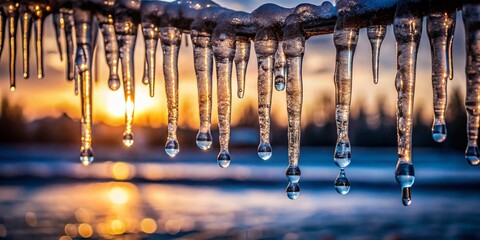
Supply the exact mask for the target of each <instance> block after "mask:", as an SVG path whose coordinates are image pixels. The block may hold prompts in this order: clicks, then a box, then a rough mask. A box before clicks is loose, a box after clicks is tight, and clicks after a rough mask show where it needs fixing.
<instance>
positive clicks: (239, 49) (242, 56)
mask: <svg viewBox="0 0 480 240" xmlns="http://www.w3.org/2000/svg"><path fill="white" fill-rule="evenodd" d="M235 45H236V49H235V59H234V60H235V69H236V72H237V96H238V98H243V96H245V79H246V76H247V67H248V60H249V59H250V46H251V43H250V39H249V38H248V37H244V36H237V39H236V43H235Z"/></svg>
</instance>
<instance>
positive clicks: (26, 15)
mask: <svg viewBox="0 0 480 240" xmlns="http://www.w3.org/2000/svg"><path fill="white" fill-rule="evenodd" d="M32 23H33V20H32V14H31V13H30V11H29V10H28V5H27V4H26V3H25V4H22V5H20V25H21V30H22V60H23V77H24V78H28V75H29V72H28V71H29V62H30V61H29V60H30V38H31V35H32Z"/></svg>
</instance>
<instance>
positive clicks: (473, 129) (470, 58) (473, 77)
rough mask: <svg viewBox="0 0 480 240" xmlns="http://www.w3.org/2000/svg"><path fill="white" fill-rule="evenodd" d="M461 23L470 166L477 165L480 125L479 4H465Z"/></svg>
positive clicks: (479, 155) (466, 152) (479, 156)
mask: <svg viewBox="0 0 480 240" xmlns="http://www.w3.org/2000/svg"><path fill="white" fill-rule="evenodd" d="M462 13H463V23H464V26H465V47H466V52H467V64H466V68H465V73H466V77H467V91H466V97H465V107H466V109H467V137H468V147H467V150H466V151H465V158H466V160H467V161H468V163H470V164H471V165H478V164H479V162H480V153H479V150H478V127H479V125H480V113H479V108H480V100H479V99H480V97H479V95H480V4H478V3H473V2H471V3H467V4H465V5H464V6H463V10H462Z"/></svg>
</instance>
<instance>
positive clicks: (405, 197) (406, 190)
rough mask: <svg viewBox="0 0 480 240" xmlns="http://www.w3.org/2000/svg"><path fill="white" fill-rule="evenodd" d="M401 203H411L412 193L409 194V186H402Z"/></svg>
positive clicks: (406, 204)
mask: <svg viewBox="0 0 480 240" xmlns="http://www.w3.org/2000/svg"><path fill="white" fill-rule="evenodd" d="M402 203H403V206H410V204H412V195H410V187H406V188H402Z"/></svg>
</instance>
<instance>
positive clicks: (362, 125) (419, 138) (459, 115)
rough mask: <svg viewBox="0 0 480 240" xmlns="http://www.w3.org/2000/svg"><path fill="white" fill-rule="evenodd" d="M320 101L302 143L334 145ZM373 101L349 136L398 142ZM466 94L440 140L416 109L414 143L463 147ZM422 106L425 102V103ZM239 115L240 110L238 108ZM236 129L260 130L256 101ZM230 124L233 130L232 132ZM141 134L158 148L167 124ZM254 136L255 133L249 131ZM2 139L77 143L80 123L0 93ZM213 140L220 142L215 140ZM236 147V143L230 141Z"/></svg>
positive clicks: (185, 141)
mask: <svg viewBox="0 0 480 240" xmlns="http://www.w3.org/2000/svg"><path fill="white" fill-rule="evenodd" d="M317 102H318V104H316V106H315V107H314V108H313V109H310V110H309V111H308V112H306V111H304V114H303V117H304V118H306V119H307V120H308V121H307V122H308V124H307V125H306V126H304V130H303V132H302V145H303V146H333V145H334V144H335V141H336V126H335V106H334V101H333V99H331V98H329V97H327V96H324V97H322V98H320V99H318V100H317ZM376 102H377V104H378V105H377V109H378V111H377V113H376V114H375V115H373V116H371V115H370V116H369V115H368V114H367V113H366V111H365V108H364V107H361V108H360V110H359V114H357V116H353V117H351V120H350V140H351V143H352V145H353V146H365V147H387V146H396V123H395V116H393V115H392V114H389V113H388V111H387V108H386V106H385V101H382V100H380V101H376ZM463 103H464V99H463V96H462V94H461V93H460V91H459V90H458V89H457V90H455V91H453V93H452V94H451V96H450V98H449V105H448V109H447V116H446V120H447V129H448V137H447V140H446V141H445V142H444V143H441V144H439V143H436V142H434V141H433V139H432V136H431V125H429V124H426V122H431V121H425V120H424V119H421V114H420V113H421V112H422V111H423V108H424V107H423V106H422V107H418V108H416V111H415V115H414V116H415V119H414V128H413V144H414V146H421V147H435V146H444V147H451V148H455V149H462V150H463V149H464V148H465V146H466V133H465V129H466V113H465V110H464V109H465V108H464V104H463ZM425 107H426V106H425ZM237 114H238V113H237ZM277 121H278V120H276V119H275V118H272V124H271V133H272V138H271V140H272V144H273V145H277V146H278V145H286V144H287V134H286V133H287V129H286V127H285V126H284V124H279V123H278V122H277ZM179 127H180V128H179V130H178V133H177V135H178V140H179V141H180V142H181V143H182V147H186V148H188V147H194V145H195V141H193V139H195V136H196V133H197V131H196V130H194V129H183V128H181V127H182V126H179ZM213 127H214V129H212V134H213V135H214V136H213V137H214V139H218V135H217V131H216V129H215V126H213ZM235 127H237V128H240V127H242V128H255V129H258V112H257V109H256V107H255V106H254V105H250V106H248V107H246V108H245V110H244V111H243V113H241V118H240V119H239V122H238V124H237V125H236V126H235ZM235 127H234V129H232V131H235ZM137 129H142V130H143V132H144V133H145V135H146V136H145V137H146V142H147V145H148V146H151V147H159V146H163V145H164V144H165V139H166V137H167V136H166V134H167V132H166V130H165V128H149V127H137ZM122 133H123V127H111V126H107V125H105V124H97V125H96V126H94V136H93V137H94V139H95V144H96V145H112V146H116V145H117V146H118V145H120V144H121V140H119V139H121V136H122ZM252 137H253V136H252ZM0 143H2V144H11V143H14V144H15V143H62V144H79V143H80V124H79V123H78V121H74V120H72V119H71V118H70V117H69V116H67V115H66V114H63V115H62V116H60V117H58V118H52V117H48V118H44V119H40V120H35V121H33V122H30V123H27V121H26V119H25V117H24V114H23V109H22V107H21V106H20V105H15V104H12V103H10V102H9V100H8V99H6V98H3V99H2V102H1V105H0ZM215 144H218V143H217V141H215ZM232 147H235V143H234V142H233V143H232Z"/></svg>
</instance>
